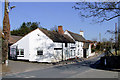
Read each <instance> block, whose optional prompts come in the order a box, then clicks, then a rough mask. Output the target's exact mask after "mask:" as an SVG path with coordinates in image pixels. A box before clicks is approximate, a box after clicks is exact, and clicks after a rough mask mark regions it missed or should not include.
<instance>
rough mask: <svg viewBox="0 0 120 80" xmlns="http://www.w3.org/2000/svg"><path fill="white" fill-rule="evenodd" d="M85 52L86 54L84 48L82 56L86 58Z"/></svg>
mask: <svg viewBox="0 0 120 80" xmlns="http://www.w3.org/2000/svg"><path fill="white" fill-rule="evenodd" d="M86 54H87V51H86V49H84V50H83V57H84V58H86V57H87V55H86Z"/></svg>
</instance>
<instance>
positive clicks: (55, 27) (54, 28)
mask: <svg viewBox="0 0 120 80" xmlns="http://www.w3.org/2000/svg"><path fill="white" fill-rule="evenodd" d="M50 31H56V32H57V31H58V28H57V25H55V26H54V27H52V28H50Z"/></svg>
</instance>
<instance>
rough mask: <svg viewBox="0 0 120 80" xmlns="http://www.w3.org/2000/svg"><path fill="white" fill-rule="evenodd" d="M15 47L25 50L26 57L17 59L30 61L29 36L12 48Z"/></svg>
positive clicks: (12, 46)
mask: <svg viewBox="0 0 120 80" xmlns="http://www.w3.org/2000/svg"><path fill="white" fill-rule="evenodd" d="M14 46H18V49H24V57H17V59H24V60H29V34H28V35H26V36H24V37H23V38H22V39H20V40H19V41H17V42H16V43H14V44H13V45H11V46H10V48H14Z"/></svg>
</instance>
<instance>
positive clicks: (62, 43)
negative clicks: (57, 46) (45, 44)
mask: <svg viewBox="0 0 120 80" xmlns="http://www.w3.org/2000/svg"><path fill="white" fill-rule="evenodd" d="M62 61H63V43H62Z"/></svg>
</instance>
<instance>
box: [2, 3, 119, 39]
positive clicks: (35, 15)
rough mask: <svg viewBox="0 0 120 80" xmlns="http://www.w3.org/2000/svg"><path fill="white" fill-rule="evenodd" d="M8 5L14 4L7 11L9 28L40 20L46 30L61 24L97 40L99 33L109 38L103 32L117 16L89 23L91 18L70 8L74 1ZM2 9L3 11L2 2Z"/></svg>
mask: <svg viewBox="0 0 120 80" xmlns="http://www.w3.org/2000/svg"><path fill="white" fill-rule="evenodd" d="M10 5H11V6H13V5H14V6H16V8H14V9H13V10H12V11H10V13H9V17H10V23H11V30H13V29H17V28H19V27H20V25H21V24H22V23H23V22H40V25H41V26H42V27H44V28H47V29H48V30H49V29H50V28H52V27H54V26H55V25H57V26H59V25H62V26H63V29H64V30H70V31H72V32H75V33H79V31H80V30H83V31H84V35H85V38H86V39H88V40H92V39H93V38H97V39H98V40H99V33H101V38H107V39H109V38H110V37H111V35H110V34H108V33H107V34H105V32H106V31H107V30H114V29H115V22H118V19H117V18H115V19H113V20H111V21H109V22H104V23H101V24H100V23H90V22H91V19H87V20H84V19H81V17H79V15H78V11H76V10H74V9H72V6H74V5H75V2H11V3H10ZM2 11H3V12H2V13H4V4H3V5H2ZM2 18H3V16H2Z"/></svg>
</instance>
